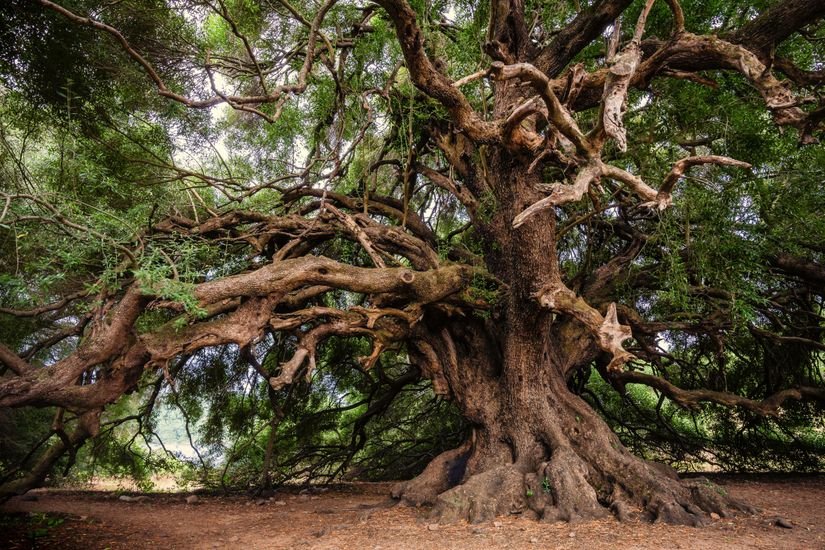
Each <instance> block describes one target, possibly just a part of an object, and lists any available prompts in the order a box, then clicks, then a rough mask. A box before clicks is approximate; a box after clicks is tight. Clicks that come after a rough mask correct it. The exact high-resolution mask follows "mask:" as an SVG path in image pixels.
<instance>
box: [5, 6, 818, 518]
mask: <svg viewBox="0 0 825 550" xmlns="http://www.w3.org/2000/svg"><path fill="white" fill-rule="evenodd" d="M3 12H4V17H3V27H2V33H0V36H2V38H0V40H2V44H3V46H4V47H3V48H0V50H2V52H3V53H2V54H0V55H2V70H1V71H0V73H2V74H3V80H4V83H5V84H4V85H5V88H4V90H3V108H4V110H5V111H6V115H7V116H6V117H4V119H3V120H4V122H3V136H2V137H3V145H4V149H3V157H2V163H3V164H2V166H3V169H4V173H5V178H4V179H5V181H6V183H4V189H5V190H4V191H3V193H2V195H0V199H2V201H3V209H2V213H1V214H0V222H1V223H3V227H2V230H3V231H4V236H3V241H2V246H3V248H4V254H3V258H4V259H3V260H2V261H3V262H4V264H3V265H4V284H3V296H2V298H3V301H4V307H3V309H2V310H1V311H2V313H3V318H2V322H3V344H2V345H0V362H2V364H3V365H4V369H5V375H4V378H3V380H2V382H0V406H2V407H8V408H10V407H32V406H33V407H56V408H57V409H56V412H55V415H54V420H53V422H52V426H51V432H50V433H51V434H53V435H54V437H53V438H52V439H51V440H46V443H50V446H49V447H47V449H46V450H45V451H44V452H43V453H42V455H40V457H39V458H38V460H37V461H36V462H35V463H34V465H33V466H32V467H31V468H30V469H29V470H28V471H27V472H25V473H24V474H22V475H20V476H17V474H13V475H10V476H7V481H6V483H5V484H4V485H3V486H2V493H3V494H4V495H10V494H15V493H18V492H20V491H25V490H27V489H28V488H29V487H31V486H33V485H35V484H37V483H40V482H42V481H43V479H44V478H45V476H46V475H47V474H48V472H49V471H50V469H51V468H52V466H53V465H54V464H55V463H56V462H57V461H58V460H59V459H60V457H61V456H63V455H65V454H67V453H68V455H69V456H74V454H75V453H76V451H77V449H78V448H79V447H80V446H81V445H83V443H84V442H85V441H86V440H87V439H89V438H93V437H95V436H99V434H100V433H101V430H105V429H106V428H108V427H110V426H112V425H113V424H117V423H119V422H121V421H126V419H128V418H129V416H126V417H124V416H122V415H120V418H116V417H117V416H118V414H115V412H114V410H115V409H112V408H111V407H110V406H111V404H113V403H116V402H118V401H119V400H120V399H121V398H122V396H123V395H124V394H127V393H130V392H135V391H137V392H138V394H139V396H140V398H141V399H140V400H139V401H140V402H141V403H142V404H143V405H141V408H140V411H139V412H138V414H137V415H131V416H133V417H137V418H138V419H144V418H151V416H148V417H147V416H146V414H148V411H151V409H152V407H153V404H154V402H155V400H156V399H157V397H158V395H160V393H161V390H162V388H163V387H164V386H165V387H167V388H168V390H166V391H169V392H171V395H172V396H173V399H175V400H177V401H179V402H181V401H183V402H184V403H186V401H187V400H188V403H189V404H188V405H186V404H184V406H182V407H181V408H182V410H186V409H187V407H188V408H190V409H191V408H196V407H197V406H199V403H198V401H197V398H198V395H199V394H202V393H203V392H205V391H206V388H212V389H213V390H214V389H215V388H221V387H238V385H239V384H240V385H242V384H244V382H243V377H244V376H247V375H248V374H249V373H251V372H253V371H254V373H255V375H256V376H260V377H261V379H263V380H266V382H267V383H268V388H271V391H270V390H269V389H267V390H266V392H265V393H266V396H267V400H268V401H269V405H270V409H271V411H272V412H271V415H272V416H271V417H270V424H269V433H270V434H273V433H275V432H276V428H277V426H279V425H280V424H281V423H282V422H284V421H285V420H286V419H287V418H288V415H289V414H292V413H294V414H300V412H301V410H302V409H301V408H292V407H294V405H292V406H291V407H290V408H288V410H287V409H283V407H284V403H286V402H287V400H289V399H293V400H296V399H298V398H299V397H301V398H303V399H304V400H306V399H310V398H311V397H312V394H311V392H310V393H308V392H306V391H303V390H300V388H298V385H299V384H298V380H299V377H300V376H303V377H305V378H306V379H311V378H312V377H313V376H315V377H316V380H317V383H320V384H323V374H320V375H319V374H317V372H318V371H319V369H318V367H319V365H320V367H321V369H320V370H321V371H326V372H335V371H336V369H340V368H342V367H343V366H350V367H352V368H353V369H355V370H356V371H358V372H360V373H362V374H363V375H364V376H365V380H369V382H368V384H369V385H375V384H377V386H374V387H376V388H377V390H376V391H380V393H381V394H382V396H384V397H382V399H385V400H384V401H382V400H381V399H378V401H381V403H382V404H381V405H378V404H376V402H374V399H375V396H376V395H377V394H372V397H370V398H369V399H368V400H367V401H366V402H365V403H362V404H361V405H358V406H366V410H365V411H363V414H362V415H361V417H360V418H364V416H367V415H369V411H370V407H372V406H373V405H375V406H376V407H378V409H372V410H373V411H375V410H386V409H387V408H388V407H389V406H390V404H391V403H392V402H393V399H394V398H395V396H396V395H397V394H398V393H399V392H400V390H401V389H402V388H403V387H404V386H405V385H407V384H409V383H413V382H415V381H416V380H417V379H418V377H419V376H423V377H424V378H426V379H428V380H430V381H431V384H432V388H433V391H434V392H435V393H436V394H437V395H439V396H443V397H447V398H449V399H451V400H452V401H454V402H455V404H456V406H457V407H458V410H459V411H460V413H461V415H462V417H463V418H464V421H465V422H466V424H467V426H468V427H469V431H470V435H469V437H468V438H467V439H466V441H465V442H464V443H463V444H461V445H460V446H458V447H457V448H455V449H453V450H450V451H447V452H445V453H443V454H441V455H439V456H438V457H436V458H435V459H433V461H432V462H431V463H430V464H429V466H428V467H427V468H426V469H425V470H424V471H423V472H422V473H421V475H419V476H418V477H416V478H414V479H413V480H411V481H409V482H405V483H402V484H400V485H399V486H397V487H396V489H395V490H394V494H395V496H396V497H398V498H402V499H405V500H407V501H409V502H413V503H416V504H422V503H426V504H434V505H435V512H436V513H437V514H440V515H441V516H442V517H444V518H445V519H460V518H466V519H470V520H473V521H476V520H483V519H487V518H489V517H492V516H495V515H499V514H504V513H522V514H524V515H527V516H532V517H541V518H543V519H547V520H554V519H562V520H573V519H578V518H592V517H600V516H603V515H605V514H606V513H607V510H608V509H609V510H610V511H611V512H613V513H614V514H615V515H617V516H618V517H619V518H621V519H623V518H625V517H627V516H628V515H629V514H631V513H632V512H633V511H634V510H636V509H642V510H643V511H644V513H645V515H646V516H647V517H649V518H651V519H659V520H663V521H670V522H679V523H688V524H697V523H699V522H701V521H702V518H703V517H704V515H705V514H706V513H710V512H717V513H720V514H725V513H727V512H729V511H730V510H733V509H743V510H746V509H747V505H745V504H742V503H738V502H735V501H733V500H732V499H730V498H729V497H728V496H727V495H725V494H722V493H720V492H718V491H716V490H715V489H714V488H713V486H712V485H709V484H705V483H702V482H698V481H692V482H691V481H680V480H678V479H676V478H674V477H673V476H671V475H670V474H669V473H668V472H667V471H665V470H664V469H662V468H660V467H659V466H658V465H656V464H655V463H651V462H648V461H645V460H642V459H640V458H637V457H635V456H633V455H632V454H630V453H629V452H628V451H627V449H626V448H625V446H624V445H623V444H622V443H621V442H620V440H619V439H618V437H617V436H616V434H615V433H614V432H613V431H612V430H611V429H610V426H609V425H608V424H607V423H606V422H605V420H604V419H603V418H602V417H600V416H599V415H598V414H597V413H596V412H595V411H594V409H593V408H592V407H591V406H590V405H589V404H588V403H587V402H586V401H585V400H584V399H582V397H580V395H579V394H583V395H585V396H586V397H588V398H589V399H590V400H591V404H592V405H595V406H596V408H599V409H601V410H602V412H603V413H604V416H605V417H606V418H607V419H608V421H610V422H611V424H612V425H613V427H614V428H617V429H619V430H620V431H624V432H625V433H626V434H627V433H632V429H633V425H634V417H633V416H631V415H629V414H628V415H626V413H625V411H623V410H621V408H620V409H619V414H620V416H619V417H617V416H616V410H617V407H616V406H615V405H614V406H612V407H611V406H610V405H609V404H606V403H607V402H606V401H605V400H604V396H605V395H606V390H607V388H608V387H610V388H612V389H615V390H618V391H619V392H620V393H625V392H626V391H627V389H628V387H631V388H632V387H635V386H638V385H641V386H645V387H649V388H652V389H653V393H651V392H650V391H648V390H646V393H643V394H637V396H645V395H647V396H650V395H655V396H657V397H658V400H657V403H653V404H648V409H647V410H652V411H654V413H653V414H657V415H658V416H659V418H661V417H662V415H663V414H667V415H670V424H671V425H672V424H673V423H674V420H673V419H674V418H675V413H674V412H673V411H672V406H673V405H675V406H678V407H683V408H687V409H697V408H698V407H699V406H700V403H703V402H709V403H711V404H712V406H713V407H724V408H731V409H733V412H732V413H728V414H727V415H725V417H724V418H725V421H724V422H717V424H716V425H714V424H713V423H711V424H710V425H708V424H707V423H705V424H704V426H703V428H700V427H699V426H698V425H697V427H696V430H695V431H696V432H697V434H698V435H699V436H702V433H701V432H702V430H703V429H704V430H708V431H710V432H721V433H734V432H735V433H740V434H741V433H747V432H748V431H749V430H750V427H751V426H753V425H754V422H753V420H752V418H753V417H754V416H772V417H776V418H777V420H776V423H775V424H774V425H773V429H771V430H770V433H771V434H773V435H772V436H771V437H775V434H776V433H778V432H781V431H782V430H785V432H784V437H786V438H787V439H788V440H792V441H793V440H795V441H796V442H798V443H799V445H800V447H801V448H802V451H803V452H804V448H805V447H806V446H807V448H808V449H815V448H816V447H817V445H821V441H817V440H816V437H817V432H816V431H810V430H808V431H805V430H804V428H805V427H806V426H809V425H810V422H811V420H812V419H815V421H818V422H821V414H820V413H819V412H818V410H817V409H813V408H811V404H810V403H809V401H810V400H814V401H819V402H821V401H822V400H823V398H824V397H825V390H823V388H822V373H823V370H822V355H821V352H822V350H823V347H825V344H823V338H822V332H823V319H822V295H823V281H825V267H823V265H822V264H821V263H820V262H821V258H820V255H821V254H822V247H821V245H820V241H821V236H822V235H823V218H822V215H821V212H822V206H823V192H822V166H823V160H825V159H823V158H822V157H823V151H822V148H821V147H819V146H817V145H816V143H817V135H818V133H819V132H820V124H821V122H822V119H823V113H825V106H823V104H822V103H821V100H820V98H819V91H820V89H821V86H822V83H823V75H822V70H821V66H822V65H821V64H822V46H821V45H822V43H823V40H822V38H823V37H822V29H821V26H820V25H818V24H817V21H818V19H819V18H820V17H821V16H822V15H823V14H825V6H823V4H822V3H821V2H818V1H815V0H789V1H786V2H779V3H775V4H769V5H768V4H766V5H759V6H755V7H754V6H753V5H752V3H740V2H737V1H725V2H718V3H709V2H695V3H690V4H688V3H685V5H684V6H682V5H680V3H679V2H678V1H677V0H669V1H666V2H661V3H654V2H653V1H652V0H649V1H648V2H646V3H645V4H644V5H642V4H641V3H633V2H630V1H624V0H612V1H610V0H602V1H595V2H593V3H588V4H579V3H576V4H575V5H570V4H568V3H566V2H557V3H553V2H547V3H527V2H519V1H513V2H501V1H493V2H491V3H490V4H487V3H479V4H476V3H470V2H455V3H450V2H443V3H442V2H435V3H415V5H411V4H409V3H407V1H406V0H380V1H378V2H377V3H376V4H365V3H358V2H355V3H351V2H343V1H336V0H327V1H325V2H323V3H311V2H310V3H306V4H300V5H298V4H293V3H290V2H287V1H286V0H277V1H271V2H270V1H267V2H252V1H222V0H218V1H216V2H209V1H205V2H204V1H197V2H195V1H192V2H189V1H186V0H184V1H181V2H173V3H163V2H129V1H126V2H118V3H103V2H93V1H92V2H90V1H81V0H78V1H73V2H63V3H60V4H58V3H53V2H50V1H48V0H37V1H34V0H33V1H24V0H14V1H12V2H10V3H7V4H6V5H5V6H4V7H3ZM654 182H656V183H655V184H654ZM347 340H349V341H352V342H354V344H352V345H350V346H349V347H347V345H345V344H337V343H338V342H344V341H347ZM365 345H368V349H363V348H364V347H365ZM330 346H332V347H330ZM333 348H337V352H341V351H343V352H344V354H343V355H338V357H336V353H337V352H336V351H335V349H333ZM224 353H229V355H228V356H223V354H224ZM359 353H360V354H362V355H361V357H360V358H359V359H358V360H357V361H351V360H343V357H344V356H349V357H351V356H352V355H358V354H359ZM331 357H332V358H333V359H330V358H331ZM339 357H340V359H339ZM385 364H386V365H387V366H391V367H392V368H394V369H396V370H395V374H391V375H390V377H389V378H386V376H387V375H386V372H384V374H382V372H383V371H384V365H385ZM379 365H380V366H379ZM371 369H372V371H374V373H370V372H369V371H370V370H371ZM404 369H408V370H404ZM594 371H595V374H594ZM192 374H199V375H200V376H201V377H202V378H203V379H202V380H196V379H195V378H191V377H190V376H191V375H192ZM382 376H384V377H385V378H382ZM341 379H342V375H341V374H337V375H335V376H333V377H332V379H331V380H341ZM176 380H180V381H181V383H180V384H178V383H176ZM233 385H234V386H233ZM353 385H355V382H350V383H349V386H350V387H351V386H353ZM382 387H384V389H382ZM327 388H328V391H327V393H326V394H325V395H328V396H335V395H336V389H335V386H334V385H328V386H327ZM360 392H361V393H362V394H364V395H371V394H370V392H371V390H369V389H367V388H366V387H363V388H362V389H361V390H360ZM213 395H214V396H215V400H213V401H212V406H211V407H210V408H209V413H208V421H207V425H206V433H207V435H208V434H209V433H210V429H212V432H213V433H214V434H220V433H224V428H223V426H224V423H228V424H229V425H232V426H234V429H235V431H236V432H237V431H239V430H241V429H242V428H243V420H244V416H245V415H246V411H248V410H249V409H248V408H247V407H248V406H250V405H248V404H245V403H242V402H236V401H235V400H234V397H233V396H234V395H235V394H232V393H229V394H226V393H224V394H222V395H220V394H215V393H213ZM261 397H262V396H261ZM279 401H281V402H279ZM636 401H637V402H636V403H635V405H637V406H639V407H640V409H641V407H642V406H644V405H645V404H644V403H641V404H640V403H638V401H639V399H637V400H636ZM293 402H294V401H293ZM355 402H357V400H356V401H355ZM631 402H632V399H631ZM347 403H351V401H347ZM623 403H628V401H624V402H623ZM382 407H383V409H382ZM315 409H316V407H310V408H308V409H303V414H304V415H309V414H311V413H312V411H313V410H315ZM711 410H712V409H711ZM339 412H344V411H339ZM632 414H633V415H635V414H636V413H635V412H634V413H632ZM641 414H642V415H644V414H645V413H644V412H642V413H641ZM693 418H694V419H695V418H696V417H695V416H694V417H693ZM712 418H716V419H718V418H719V415H716V416H714V417H712ZM133 419H134V418H133ZM290 421H291V422H300V416H298V417H295V416H293V417H292V418H291V419H290ZM357 423H358V422H357V421H356V427H355V428H353V431H352V434H353V436H352V439H351V440H352V442H353V443H352V445H350V447H349V451H346V452H349V453H351V451H352V449H357V447H358V445H363V443H359V441H363V440H364V438H363V437H362V435H363V433H362V429H363V426H361V428H358V427H357ZM663 424H665V425H667V424H668V423H667V422H663ZM210 426H211V428H210ZM147 429H148V430H149V431H150V432H151V426H150V427H148V428H147ZM459 431H460V430H459ZM253 436H254V433H253ZM780 437H782V436H780ZM820 437H821V436H820ZM628 439H629V440H630V441H633V438H632V437H628ZM269 440H270V441H271V442H273V445H274V439H273V437H271V436H270V438H269ZM637 440H638V439H637ZM786 442H787V440H786ZM321 448H323V445H321ZM273 453H274V449H272V448H270V449H269V450H268V451H266V452H265V453H264V459H263V464H262V468H263V474H264V476H268V475H269V472H270V466H271V463H272V460H273ZM230 456H233V455H232V454H231V453H230ZM266 456H268V457H269V458H266ZM347 456H349V457H350V458H346V457H347ZM352 456H353V455H352V454H349V455H345V458H343V459H342V460H340V461H338V462H337V463H338V464H345V465H346V464H348V461H349V460H350V459H351V457H352ZM199 458H200V459H201V460H204V459H203V457H199ZM308 458H309V457H307V458H306V459H302V460H301V462H302V463H312V462H313V461H312V460H309V459H308ZM231 462H232V461H231V460H230V461H229V462H228V464H229V463H231ZM338 473H340V471H339V472H336V471H335V468H333V469H332V473H331V474H330V475H337V474H338Z"/></svg>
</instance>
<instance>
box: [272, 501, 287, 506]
mask: <svg viewBox="0 0 825 550" xmlns="http://www.w3.org/2000/svg"><path fill="white" fill-rule="evenodd" d="M275 506H286V501H285V500H276V501H275Z"/></svg>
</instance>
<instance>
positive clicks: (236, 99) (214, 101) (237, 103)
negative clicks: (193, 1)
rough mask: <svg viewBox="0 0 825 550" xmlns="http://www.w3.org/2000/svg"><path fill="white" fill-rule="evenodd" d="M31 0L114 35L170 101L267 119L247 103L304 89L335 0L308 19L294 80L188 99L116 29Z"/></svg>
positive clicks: (280, 97) (47, 1)
mask: <svg viewBox="0 0 825 550" xmlns="http://www.w3.org/2000/svg"><path fill="white" fill-rule="evenodd" d="M33 1H35V2H37V3H39V4H40V5H42V6H43V7H45V8H47V9H50V10H52V11H54V12H56V13H59V14H60V15H62V16H63V17H65V18H66V19H68V20H69V21H72V22H73V23H76V24H78V25H81V26H84V27H90V28H93V29H96V30H99V31H102V32H105V33H107V34H109V35H111V36H112V37H114V39H115V40H117V42H118V43H119V44H120V46H121V47H122V48H123V50H124V51H125V52H126V54H127V55H128V56H129V57H131V58H132V59H133V60H134V61H135V62H136V63H137V64H138V65H140V66H141V68H142V69H143V70H144V72H145V73H146V75H147V76H148V77H149V79H150V80H151V81H152V83H153V84H154V85H155V87H156V88H157V90H158V94H160V95H161V96H162V97H165V98H168V99H172V100H174V101H177V102H179V103H182V104H183V105H185V106H187V107H191V108H195V109H206V108H209V107H214V106H215V105H219V104H221V103H226V104H228V105H229V106H231V107H233V108H235V109H238V110H243V111H249V112H252V113H254V114H256V115H258V116H260V117H261V118H263V119H264V120H267V122H275V120H277V116H275V117H272V116H269V115H267V114H266V113H264V112H263V111H260V110H259V109H255V108H252V107H250V106H254V105H262V104H266V103H279V102H281V101H282V100H283V99H285V98H287V97H288V96H289V95H295V94H301V93H303V92H304V91H305V90H306V88H307V83H308V77H309V74H310V72H311V71H312V68H313V64H314V62H315V59H316V46H317V42H318V37H319V34H320V33H319V29H320V27H321V24H322V23H323V21H324V18H325V17H326V14H327V13H328V12H329V10H330V9H331V8H332V7H333V6H334V5H335V2H336V0H326V1H325V2H324V3H323V4H322V5H321V7H320V8H319V9H318V12H317V13H316V15H315V17H314V19H313V20H312V23H311V25H310V32H309V38H308V39H307V45H306V51H305V55H304V62H303V64H302V65H301V68H300V70H299V71H298V77H297V81H296V82H295V83H290V84H281V85H279V86H277V87H275V88H273V89H271V90H269V92H268V93H267V94H266V95H254V96H235V95H227V94H219V93H216V95H215V96H214V97H211V98H208V99H192V98H189V97H186V96H184V95H181V94H179V93H177V92H174V91H172V90H171V89H169V87H168V86H167V84H166V82H165V81H164V79H163V78H162V77H161V76H160V74H159V73H158V72H157V70H156V69H155V68H154V66H153V65H152V64H151V63H150V62H149V61H148V60H147V59H146V58H145V57H144V56H143V55H142V54H141V53H140V52H138V51H137V50H136V49H135V48H134V47H133V46H132V45H131V44H130V43H129V41H128V40H127V39H126V37H125V36H124V35H123V34H122V33H121V32H120V31H119V30H118V29H116V28H114V27H112V26H111V25H107V24H106V23H103V22H101V21H98V20H96V19H92V18H91V17H83V16H80V15H77V14H76V13H74V12H72V11H70V10H68V9H66V8H65V7H63V6H61V5H59V4H56V3H54V2H51V1H50V0H33ZM224 9H225V8H224ZM227 15H228V14H227ZM245 43H246V42H245ZM246 45H247V48H249V45H248V43H246ZM252 60H253V62H254V63H255V65H256V66H258V63H257V61H256V60H255V58H254V56H253V57H252ZM258 71H259V74H260V78H261V84H262V87H263V89H264V90H265V91H266V82H265V79H264V77H263V74H262V73H260V66H258ZM279 112H280V110H279Z"/></svg>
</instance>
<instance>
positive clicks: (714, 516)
mask: <svg viewBox="0 0 825 550" xmlns="http://www.w3.org/2000/svg"><path fill="white" fill-rule="evenodd" d="M721 517H722V516H720V515H719V514H717V513H716V512H711V513H710V519H720V518H721Z"/></svg>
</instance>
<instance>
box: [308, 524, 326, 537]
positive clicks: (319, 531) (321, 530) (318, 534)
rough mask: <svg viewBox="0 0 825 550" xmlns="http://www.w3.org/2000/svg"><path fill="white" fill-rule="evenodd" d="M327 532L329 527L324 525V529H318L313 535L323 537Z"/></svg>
mask: <svg viewBox="0 0 825 550" xmlns="http://www.w3.org/2000/svg"><path fill="white" fill-rule="evenodd" d="M326 534H327V529H326V527H324V528H323V529H318V530H317V531H313V532H312V536H313V537H317V538H321V537H323V536H324V535H326Z"/></svg>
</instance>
